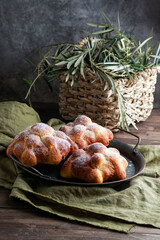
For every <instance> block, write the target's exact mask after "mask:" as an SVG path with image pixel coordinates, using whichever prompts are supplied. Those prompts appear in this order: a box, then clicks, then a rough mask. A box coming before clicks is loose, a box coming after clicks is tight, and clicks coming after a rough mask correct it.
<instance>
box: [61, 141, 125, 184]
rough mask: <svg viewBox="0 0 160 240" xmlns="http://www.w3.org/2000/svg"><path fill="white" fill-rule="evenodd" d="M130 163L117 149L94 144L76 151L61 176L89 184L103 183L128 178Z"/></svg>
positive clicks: (62, 170) (66, 163) (65, 165)
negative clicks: (127, 172) (127, 169)
mask: <svg viewBox="0 0 160 240" xmlns="http://www.w3.org/2000/svg"><path fill="white" fill-rule="evenodd" d="M127 166H128V162H127V160H126V159H125V158H123V157H122V156H121V155H120V153H119V151H118V150H117V149H116V148H107V147H105V146H104V145H103V144H101V143H93V144H91V145H89V146H87V147H86V148H84V149H78V150H77V151H75V152H74V153H73V154H72V155H71V156H70V157H69V158H68V160H66V162H65V163H64V164H63V166H62V168H61V171H60V175H61V177H64V178H72V177H74V178H78V179H82V180H84V181H86V182H89V183H103V181H105V180H107V179H109V178H110V179H112V180H121V179H125V178H126V168H127Z"/></svg>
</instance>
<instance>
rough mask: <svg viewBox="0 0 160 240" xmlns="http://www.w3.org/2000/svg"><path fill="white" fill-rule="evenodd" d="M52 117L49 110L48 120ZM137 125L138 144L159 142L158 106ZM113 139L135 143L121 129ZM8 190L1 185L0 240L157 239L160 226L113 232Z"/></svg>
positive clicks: (138, 227) (45, 117)
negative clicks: (62, 215) (38, 206)
mask: <svg viewBox="0 0 160 240" xmlns="http://www.w3.org/2000/svg"><path fill="white" fill-rule="evenodd" d="M46 112H47V109H45V110H43V111H42V112H41V116H42V119H44V122H45V120H47V116H46ZM44 115H45V116H44ZM54 116H55V115H54ZM54 116H53V117H54ZM51 117H52V113H51V112H50V116H48V119H49V118H51ZM56 117H58V115H57V116H56ZM137 126H138V129H139V130H138V131H137V130H135V129H134V128H132V127H131V132H133V133H135V134H137V135H138V136H139V137H141V138H142V141H141V144H149V145H150V144H157V145H158V144H159V142H160V110H159V109H157V110H156V109H155V110H153V112H152V115H151V116H150V117H149V118H148V119H147V120H146V121H145V122H141V123H139V124H138V125H137ZM115 138H116V139H118V140H120V141H123V142H125V143H128V144H134V143H135V142H136V141H135V139H134V138H133V137H131V136H130V135H129V134H126V133H121V132H119V133H115ZM9 193H10V190H7V189H4V188H0V240H13V239H14V240H29V239H30V240H40V239H43V240H45V239H47V240H49V239H51V240H70V239H75V240H82V239H83V240H90V239H93V240H113V239H115V240H116V239H117V240H121V239H124V240H125V239H126V240H135V239H139V240H158V239H159V240H160V229H156V228H152V227H150V226H147V227H144V226H136V227H135V228H133V229H132V230H131V232H130V233H129V234H124V233H119V232H114V231H110V230H106V229H102V228H98V227H94V226H90V225H87V224H83V223H77V222H74V221H69V220H66V219H63V218H60V217H57V216H53V215H50V214H48V213H44V212H42V211H40V210H37V209H35V208H33V207H32V206H30V205H29V204H27V203H25V202H23V201H19V200H17V199H13V198H10V197H9Z"/></svg>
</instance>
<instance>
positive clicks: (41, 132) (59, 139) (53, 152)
mask: <svg viewBox="0 0 160 240" xmlns="http://www.w3.org/2000/svg"><path fill="white" fill-rule="evenodd" d="M76 149H77V146H76V144H75V143H74V142H73V141H72V140H71V139H70V138H69V137H68V136H67V135H66V134H65V133H64V132H60V131H55V130H54V129H53V128H52V127H50V126H48V125H47V124H44V123H37V124H35V125H33V126H30V127H28V128H27V129H26V130H24V131H23V132H21V133H19V134H18V135H17V136H16V137H15V138H14V139H13V141H12V143H11V144H10V145H9V146H8V148H7V155H8V156H9V155H10V154H13V155H14V156H15V157H17V159H19V160H20V161H21V162H22V163H23V164H25V165H29V166H33V165H36V164H37V163H45V164H58V163H59V162H60V161H61V160H62V159H63V158H64V157H66V156H67V155H68V154H69V153H70V152H71V153H72V152H74V151H75V150H76Z"/></svg>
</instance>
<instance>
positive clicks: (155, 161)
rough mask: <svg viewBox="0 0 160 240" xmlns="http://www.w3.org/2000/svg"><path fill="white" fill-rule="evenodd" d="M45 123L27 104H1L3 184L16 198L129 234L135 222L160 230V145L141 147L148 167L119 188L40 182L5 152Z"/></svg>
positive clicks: (0, 169)
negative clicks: (19, 136) (18, 136)
mask: <svg viewBox="0 0 160 240" xmlns="http://www.w3.org/2000/svg"><path fill="white" fill-rule="evenodd" d="M28 115H29V116H28ZM39 121H40V118H39V116H38V114H37V113H36V112H35V111H34V110H33V109H32V108H30V107H28V106H27V105H26V104H22V103H17V102H5V103H0V186H3V187H6V188H9V189H11V193H10V196H11V197H15V198H18V199H20V200H24V201H26V202H28V203H30V204H31V205H33V206H34V207H36V208H38V209H40V210H42V211H46V212H50V213H51V214H56V215H58V216H61V217H64V218H67V219H70V220H76V221H80V222H85V223H88V224H92V225H94V226H98V227H103V228H107V229H111V230H115V231H122V232H126V233H127V232H129V230H130V229H131V228H132V227H133V226H134V225H135V224H143V225H151V226H154V227H157V228H160V221H159V219H160V203H159V201H158V199H159V198H160V178H159V176H160V146H140V147H139V151H140V152H141V153H142V154H143V155H144V157H145V159H146V168H145V170H144V171H143V172H142V173H141V174H140V175H139V176H138V177H136V178H134V179H132V180H131V181H130V182H127V183H125V184H121V185H118V186H117V187H114V188H110V187H106V186H104V187H95V186H94V187H84V186H68V185H62V184H61V185H60V184H56V183H51V182H47V181H43V180H39V181H38V182H37V181H36V179H35V178H34V177H32V176H30V175H28V174H25V173H24V172H23V171H22V170H21V169H19V168H18V167H17V166H16V165H15V164H14V163H13V161H12V160H11V159H9V158H8V157H7V156H6V154H5V150H6V147H7V146H8V144H9V143H10V142H11V140H12V139H13V137H14V136H15V135H16V134H17V133H18V132H20V131H22V130H23V129H25V128H26V127H27V126H29V125H31V124H34V123H36V122H39ZM48 124H49V125H51V126H52V127H54V128H56V129H58V128H59V127H60V126H61V125H62V124H63V122H61V121H59V120H58V119H51V120H49V122H48Z"/></svg>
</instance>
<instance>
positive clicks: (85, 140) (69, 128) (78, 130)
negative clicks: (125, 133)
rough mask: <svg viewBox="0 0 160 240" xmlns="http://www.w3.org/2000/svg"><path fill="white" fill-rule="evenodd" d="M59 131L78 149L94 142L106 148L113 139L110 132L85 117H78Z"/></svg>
mask: <svg viewBox="0 0 160 240" xmlns="http://www.w3.org/2000/svg"><path fill="white" fill-rule="evenodd" d="M60 130H61V131H63V132H65V133H66V134H67V135H68V136H69V137H70V138H71V139H72V140H73V141H74V142H75V143H76V144H77V146H78V148H84V147H86V146H88V145H90V144H92V143H95V142H100V143H103V144H104V145H105V146H108V144H109V141H110V140H112V139H113V133H112V132H111V130H109V129H107V128H104V127H102V126H100V125H98V124H97V123H93V122H92V120H91V119H90V118H89V117H87V116H85V115H79V116H78V117H77V118H76V119H75V120H74V122H70V123H68V124H66V125H64V126H62V127H61V128H60Z"/></svg>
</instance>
